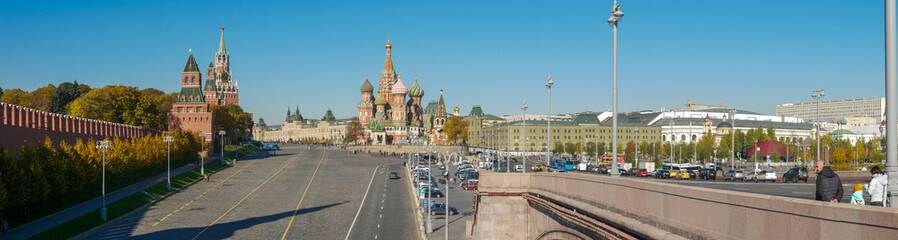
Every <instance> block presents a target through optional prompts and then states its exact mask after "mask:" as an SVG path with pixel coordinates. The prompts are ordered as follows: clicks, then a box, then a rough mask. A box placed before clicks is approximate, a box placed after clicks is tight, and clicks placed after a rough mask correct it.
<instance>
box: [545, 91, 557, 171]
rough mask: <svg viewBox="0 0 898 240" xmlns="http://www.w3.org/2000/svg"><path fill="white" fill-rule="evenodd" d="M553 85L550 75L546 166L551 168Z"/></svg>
mask: <svg viewBox="0 0 898 240" xmlns="http://www.w3.org/2000/svg"><path fill="white" fill-rule="evenodd" d="M552 85H555V82H554V81H552V74H549V79H548V80H546V90H548V92H549V110H548V112H549V113H548V116H549V119H548V122H547V123H546V166H549V162H550V161H552V153H551V152H552V150H549V148H551V147H552Z"/></svg>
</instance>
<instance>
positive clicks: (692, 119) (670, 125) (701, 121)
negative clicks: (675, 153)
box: [604, 108, 814, 143]
mask: <svg viewBox="0 0 898 240" xmlns="http://www.w3.org/2000/svg"><path fill="white" fill-rule="evenodd" d="M733 111H734V110H733V109H723V108H709V109H703V110H691V111H667V112H653V113H644V112H641V113H629V114H621V115H620V116H618V121H620V122H629V123H634V122H638V123H643V124H648V125H654V126H659V127H661V140H662V141H665V142H675V143H690V142H698V141H700V140H701V139H702V136H704V134H705V133H706V132H708V131H711V133H712V134H713V135H714V136H715V138H716V139H715V140H716V141H719V140H720V137H721V136H723V135H725V134H727V133H729V132H730V131H732V129H733V128H735V129H736V130H739V131H742V132H747V131H748V130H749V129H756V128H758V127H762V128H764V129H765V130H766V129H767V128H768V127H770V126H773V127H774V129H775V130H776V135H777V136H776V137H777V138H785V139H793V140H804V139H807V138H809V137H811V138H812V137H813V135H814V130H813V124H810V123H807V122H805V121H804V120H802V119H800V118H795V117H780V116H771V115H764V114H760V113H755V112H751V111H747V110H741V109H736V110H735V116H734V115H733ZM604 121H605V122H607V121H610V118H609V119H605V120H604Z"/></svg>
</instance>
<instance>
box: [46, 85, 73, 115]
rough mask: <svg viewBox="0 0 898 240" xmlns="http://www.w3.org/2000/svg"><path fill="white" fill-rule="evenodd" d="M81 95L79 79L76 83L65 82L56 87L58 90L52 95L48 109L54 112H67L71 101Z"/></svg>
mask: <svg viewBox="0 0 898 240" xmlns="http://www.w3.org/2000/svg"><path fill="white" fill-rule="evenodd" d="M80 96H81V88H80V87H78V81H75V83H69V82H65V83H62V84H59V86H58V87H56V91H54V92H53V95H52V96H50V103H49V105H48V106H47V110H48V111H50V112H54V113H59V114H66V113H67V110H66V107H68V105H69V103H71V102H72V101H75V99H76V98H78V97H80Z"/></svg>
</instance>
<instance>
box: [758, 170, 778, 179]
mask: <svg viewBox="0 0 898 240" xmlns="http://www.w3.org/2000/svg"><path fill="white" fill-rule="evenodd" d="M754 176H755V177H754V180H755V182H759V181H761V182H763V181H770V182H776V172H774V171H773V170H762V171H760V172H758V173H757V174H755V175H754Z"/></svg>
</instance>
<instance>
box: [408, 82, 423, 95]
mask: <svg viewBox="0 0 898 240" xmlns="http://www.w3.org/2000/svg"><path fill="white" fill-rule="evenodd" d="M408 96H409V97H423V96H424V89H422V88H421V85H418V78H415V84H412V88H409V89H408Z"/></svg>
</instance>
